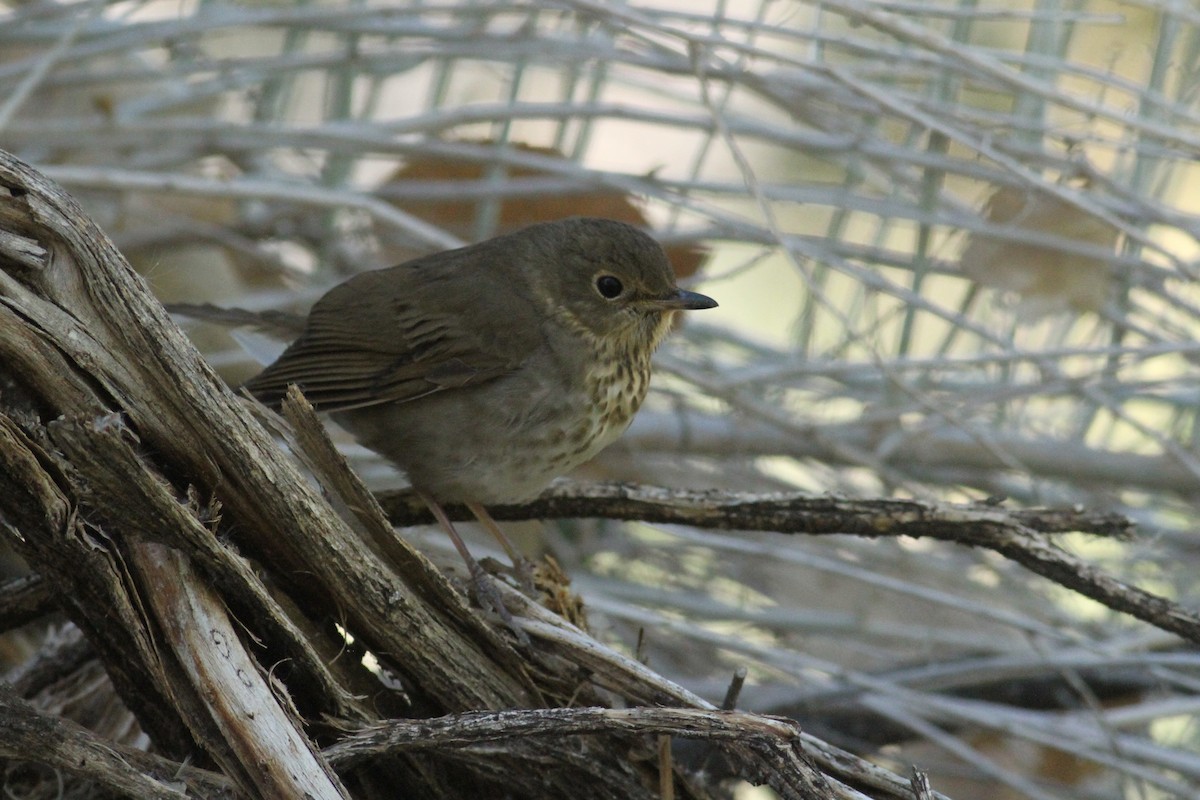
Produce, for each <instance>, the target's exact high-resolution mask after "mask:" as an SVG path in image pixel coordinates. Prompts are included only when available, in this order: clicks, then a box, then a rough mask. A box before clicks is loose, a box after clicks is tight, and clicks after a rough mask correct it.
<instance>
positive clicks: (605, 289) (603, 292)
mask: <svg viewBox="0 0 1200 800" xmlns="http://www.w3.org/2000/svg"><path fill="white" fill-rule="evenodd" d="M624 289H625V287H624V286H623V285H622V284H621V279H620V278H615V277H613V276H612V275H601V276H600V277H599V278H596V291H597V292H599V293H600V296H601V297H603V298H605V299H607V300H612V299H613V298H614V297H616V296H617V295H619V294H621V292H622V291H624Z"/></svg>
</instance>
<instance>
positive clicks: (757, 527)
mask: <svg viewBox="0 0 1200 800" xmlns="http://www.w3.org/2000/svg"><path fill="white" fill-rule="evenodd" d="M380 503H381V505H382V506H383V508H384V509H385V510H386V511H387V514H388V518H389V519H390V520H391V521H392V523H393V524H395V525H400V526H403V525H416V524H426V523H429V522H430V521H431V517H430V516H429V512H428V511H427V510H426V509H425V508H424V507H423V506H422V505H421V503H420V502H419V500H417V499H416V498H414V497H412V496H411V495H410V494H409V493H407V492H404V491H398V492H387V493H384V494H383V495H381V496H380ZM490 510H491V513H492V514H493V516H495V517H496V519H502V520H517V519H562V518H582V517H603V518H607V519H623V520H642V521H644V522H655V523H659V524H664V525H666V524H675V525H691V526H694V527H697V528H715V529H718V530H746V531H751V530H754V531H772V532H775V533H787V534H807V535H831V534H849V535H854V536H865V537H872V538H874V537H894V536H912V537H916V538H920V537H928V538H934V539H940V540H942V541H947V542H954V543H956V544H961V545H965V546H967V547H981V548H985V549H988V550H993V551H995V552H997V553H1000V554H1001V555H1003V556H1005V557H1007V558H1010V559H1012V560H1013V561H1015V562H1017V563H1018V564H1021V565H1022V566H1024V567H1025V568H1026V569H1029V570H1030V571H1032V572H1034V573H1037V574H1038V575H1041V576H1043V577H1045V578H1049V579H1050V580H1052V581H1054V582H1055V583H1058V584H1060V585H1062V586H1064V587H1066V588H1068V589H1071V590H1073V591H1076V592H1078V593H1079V594H1082V595H1084V596H1085V597H1090V598H1091V599H1093V600H1096V601H1097V602H1099V603H1102V604H1104V605H1106V606H1108V607H1109V608H1111V609H1113V610H1115V611H1120V612H1122V613H1125V614H1129V615H1130V616H1132V617H1136V618H1137V619H1140V620H1142V621H1143V622H1148V623H1150V624H1151V625H1155V626H1157V627H1159V628H1162V629H1163V630H1165V631H1169V632H1171V633H1174V634H1177V635H1179V636H1182V637H1184V638H1185V639H1188V640H1190V641H1193V642H1200V614H1196V613H1195V612H1192V611H1189V610H1188V609H1186V608H1184V607H1183V606H1181V605H1179V604H1178V603H1175V602H1172V601H1170V600H1168V599H1166V598H1164V597H1160V596H1158V595H1155V594H1153V593H1151V592H1147V591H1145V590H1143V589H1139V588H1137V587H1136V586H1130V585H1128V584H1126V583H1124V582H1123V581H1120V580H1117V579H1116V578H1114V577H1113V576H1111V575H1108V574H1106V573H1105V572H1104V571H1103V570H1100V569H1097V568H1096V567H1093V566H1092V565H1090V564H1088V563H1087V562H1085V561H1083V560H1081V559H1079V558H1076V557H1074V556H1072V555H1071V554H1070V553H1067V552H1066V551H1064V550H1062V549H1061V548H1059V547H1057V546H1055V545H1054V544H1053V543H1052V542H1051V541H1049V539H1048V538H1047V535H1048V534H1055V533H1068V532H1079V533H1087V534H1092V535H1096V536H1112V537H1118V538H1122V539H1128V538H1129V537H1130V536H1131V535H1132V530H1133V522H1132V521H1131V520H1129V519H1128V518H1127V517H1124V516H1122V515H1120V514H1109V513H1097V512H1091V511H1085V510H1079V509H1065V508H1026V509H1005V508H1002V507H1000V506H994V505H970V506H967V505H951V504H948V503H928V502H921V501H917V500H891V499H874V500H856V499H850V498H840V497H828V496H825V497H811V496H804V495H800V494H788V495H747V494H738V493H734V492H721V491H709V492H692V491H679V490H671V489H662V488H658V487H651V486H633V485H629V484H588V485H577V484H571V483H566V482H562V483H559V484H556V485H555V486H554V487H552V488H551V489H549V490H548V491H546V492H545V493H544V494H543V495H542V496H541V497H539V498H538V499H537V500H534V501H533V502H531V503H525V504H522V505H512V506H496V507H495V508H492V509H490ZM447 512H448V513H449V514H450V515H451V517H452V518H453V519H455V520H469V519H470V518H471V517H470V512H468V511H467V510H466V509H464V508H448V509H447Z"/></svg>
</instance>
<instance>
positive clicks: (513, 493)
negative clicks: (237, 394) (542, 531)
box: [246, 218, 717, 571]
mask: <svg viewBox="0 0 1200 800" xmlns="http://www.w3.org/2000/svg"><path fill="white" fill-rule="evenodd" d="M716 305H717V304H716V302H714V301H713V300H712V299H710V298H708V297H705V296H704V295H701V294H696V293H695V292H688V291H684V290H682V289H679V288H678V287H677V286H676V285H675V281H674V276H673V274H672V272H671V267H670V264H668V262H667V258H666V256H665V255H664V254H663V250H662V248H661V247H660V246H659V245H658V243H657V242H655V241H654V240H653V239H652V238H650V237H649V236H647V235H646V234H644V233H642V232H641V231H639V230H638V229H636V228H634V227H632V226H630V225H626V224H625V223H622V222H616V221H613V220H606V219H591V218H576V219H566V220H560V221H556V222H547V223H542V224H539V225H534V226H531V227H529V228H525V229H523V230H520V231H518V232H516V233H512V234H509V235H507V236H501V237H498V238H495V239H491V240H488V241H485V242H481V243H479V244H475V245H471V246H469V247H464V248H461V249H458V250H451V251H448V252H443V253H437V254H434V255H431V256H426V257H423V258H418V259H415V260H413V261H408V262H406V263H404V264H401V265H399V266H396V267H391V268H389V269H383V270H378V271H374V272H364V273H362V274H360V275H357V276H355V277H353V278H351V279H350V280H348V281H346V282H345V283H343V284H341V285H339V286H336V287H334V288H333V289H331V290H330V291H329V292H328V293H327V294H326V295H325V296H324V297H322V298H321V299H320V300H318V301H317V303H316V305H314V306H313V308H312V311H311V312H310V313H309V316H308V320H307V322H306V326H305V330H304V333H303V334H302V335H301V336H300V338H299V339H297V340H296V341H295V342H294V343H292V345H291V346H290V347H288V349H287V350H286V351H285V352H284V353H283V355H282V356H280V357H279V359H278V360H277V361H276V362H275V363H273V364H271V365H270V366H269V367H267V368H266V369H265V370H264V371H263V372H262V373H261V374H259V375H258V376H257V377H255V378H252V379H251V380H250V381H249V382H247V384H246V388H247V389H249V391H250V392H251V393H252V394H253V395H254V396H255V397H257V398H258V399H260V400H262V401H263V402H265V403H267V404H268V405H278V404H279V402H280V401H281V400H282V398H283V396H284V393H285V391H286V390H287V387H288V385H289V384H292V383H295V384H297V385H298V386H299V387H300V389H301V390H302V391H303V392H304V394H305V396H306V397H307V398H308V400H309V401H310V402H311V403H312V404H313V405H314V406H315V407H316V408H317V409H318V410H321V411H328V412H331V413H332V414H333V417H334V418H335V419H336V420H337V421H338V422H339V423H341V424H342V425H343V426H344V427H345V428H347V429H348V430H349V431H350V432H351V433H353V434H354V435H355V436H356V437H357V438H358V439H359V441H361V442H362V444H364V445H366V446H367V447H369V448H370V449H372V450H375V451H376V452H378V453H380V454H382V455H383V456H385V457H386V458H387V459H389V460H390V461H392V462H394V463H395V464H396V465H397V466H399V467H401V468H402V469H403V470H404V471H405V472H406V473H407V474H408V477H409V479H410V480H411V481H412V484H413V488H414V489H416V490H417V491H418V492H419V493H420V494H421V495H422V496H423V497H424V498H425V500H426V502H428V503H429V505H430V507H431V509H432V510H433V511H434V513H435V515H437V516H438V517H439V519H441V520H442V523H443V525H444V526H445V527H447V528H448V531H449V532H450V534H451V536H452V537H453V538H454V539H455V544H456V546H458V547H459V549H460V551H462V552H464V557H465V558H467V560H468V563H469V564H471V565H472V569H473V571H474V570H475V569H477V567H476V566H475V565H474V561H473V559H470V558H469V556H467V555H466V553H465V548H464V547H462V546H461V545H462V543H461V540H460V539H458V536H457V534H456V533H455V532H454V530H453V527H452V526H450V524H449V522H448V521H446V520H445V516H444V514H443V513H441V509H440V508H439V504H441V503H464V504H466V505H467V506H469V507H470V508H471V510H472V511H473V512H474V513H475V515H476V516H477V517H479V519H480V521H481V522H482V523H483V524H484V525H485V527H487V528H488V529H489V530H492V532H493V533H497V534H498V531H499V529H498V528H497V527H496V525H495V523H494V522H493V521H492V520H491V518H490V516H488V515H487V513H486V511H484V509H483V506H484V505H486V504H489V503H515V502H522V501H525V500H529V499H532V498H533V497H534V496H536V495H537V494H538V493H539V492H540V491H541V490H542V489H544V488H545V487H546V485H547V484H548V483H549V482H550V481H551V480H552V479H553V478H555V477H557V476H559V475H562V474H564V473H566V472H568V471H570V470H571V469H572V468H574V467H576V466H578V465H579V464H581V463H583V462H584V461H586V460H588V459H589V458H591V457H592V456H593V455H595V454H596V453H597V452H599V451H600V450H601V449H603V448H604V447H605V446H606V445H608V444H610V443H611V442H612V441H613V440H614V439H616V438H617V437H618V436H619V435H620V434H621V433H622V432H623V431H624V430H625V429H626V428H627V427H628V425H629V422H630V420H631V419H632V418H633V415H634V413H635V412H636V411H637V409H638V406H639V405H641V402H642V399H643V398H644V397H645V395H646V387H647V384H648V382H649V379H650V356H651V354H652V353H653V352H654V349H655V348H656V347H657V346H658V343H659V341H660V340H661V339H662V337H663V336H664V335H665V334H666V333H667V331H668V330H670V328H671V318H672V316H673V313H674V312H675V311H678V310H682V309H703V308H712V307H714V306H716ZM498 535H499V536H500V538H501V539H502V541H503V538H502V535H500V534H498ZM506 546H507V545H506ZM510 555H513V554H512V553H511V552H510Z"/></svg>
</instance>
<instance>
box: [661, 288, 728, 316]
mask: <svg viewBox="0 0 1200 800" xmlns="http://www.w3.org/2000/svg"><path fill="white" fill-rule="evenodd" d="M654 305H656V306H658V307H659V308H661V309H662V310H663V311H699V310H701V309H704V308H716V307H717V301H716V300H713V299H712V298H711V297H709V296H707V295H703V294H699V293H698V292H687V291H684V290H683V289H676V290H675V291H673V292H671V293H670V294H668V295H667V296H666V297H660V298H658V299H656V300H655V301H654Z"/></svg>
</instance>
